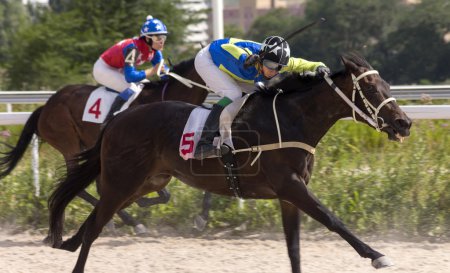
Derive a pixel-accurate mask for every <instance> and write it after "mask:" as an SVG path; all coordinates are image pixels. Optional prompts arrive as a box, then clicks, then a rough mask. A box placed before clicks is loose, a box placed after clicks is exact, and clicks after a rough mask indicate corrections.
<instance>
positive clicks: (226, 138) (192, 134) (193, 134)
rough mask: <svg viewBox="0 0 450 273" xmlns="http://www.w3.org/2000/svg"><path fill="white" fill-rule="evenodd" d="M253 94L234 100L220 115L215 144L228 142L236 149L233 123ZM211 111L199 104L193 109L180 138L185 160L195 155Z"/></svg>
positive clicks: (181, 154)
mask: <svg viewBox="0 0 450 273" xmlns="http://www.w3.org/2000/svg"><path fill="white" fill-rule="evenodd" d="M250 95H251V94H247V95H245V96H244V97H242V98H239V99H237V100H235V101H233V102H232V103H231V104H230V105H228V106H227V107H225V109H223V111H222V113H221V115H220V126H219V128H220V137H216V138H215V139H214V143H213V144H214V145H215V146H217V147H218V146H219V145H222V144H226V145H228V146H230V147H231V149H233V150H234V146H233V140H232V132H231V125H232V123H233V120H234V118H235V117H236V116H237V114H238V113H239V110H240V109H241V108H242V106H244V104H245V102H246V101H247V99H248V98H249V96H250ZM210 112H211V111H210V110H208V109H205V108H203V107H201V106H198V107H196V108H194V110H192V112H191V114H190V115H189V118H188V120H187V122H186V125H185V126H184V130H183V135H182V136H181V140H180V148H179V151H180V156H181V157H182V158H183V159H184V160H188V159H191V158H193V157H194V152H195V149H196V148H197V143H198V142H199V140H200V138H201V136H202V131H203V127H204V126H205V122H206V119H207V118H208V115H209V113H210Z"/></svg>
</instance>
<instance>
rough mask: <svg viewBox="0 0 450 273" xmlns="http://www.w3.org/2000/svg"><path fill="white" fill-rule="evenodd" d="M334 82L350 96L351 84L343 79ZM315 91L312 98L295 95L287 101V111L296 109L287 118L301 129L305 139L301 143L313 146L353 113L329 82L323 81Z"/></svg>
mask: <svg viewBox="0 0 450 273" xmlns="http://www.w3.org/2000/svg"><path fill="white" fill-rule="evenodd" d="M333 81H334V83H335V84H336V85H337V86H338V87H339V88H340V89H341V90H342V91H343V92H344V93H345V94H346V95H347V96H349V94H348V93H349V88H350V87H349V86H350V84H351V83H349V82H348V81H347V80H346V79H345V78H343V77H339V78H336V79H333ZM315 89H316V90H315V91H312V92H311V95H310V96H303V97H302V96H295V94H293V95H294V96H293V97H294V98H293V99H292V100H287V101H286V103H287V104H288V105H286V107H287V109H296V110H294V111H289V112H290V113H289V114H288V115H287V117H286V118H289V119H292V120H294V123H295V126H296V128H300V130H301V131H302V136H301V137H302V138H304V139H303V140H299V141H306V142H307V143H308V144H310V145H312V146H316V145H317V144H318V143H319V141H320V139H322V137H323V136H324V135H325V134H326V133H327V132H328V130H329V129H330V128H331V127H332V126H333V125H334V124H335V123H336V121H338V120H339V119H341V118H343V117H346V116H348V115H349V114H350V113H351V112H350V108H349V107H348V106H347V104H345V103H344V101H343V100H342V98H341V97H339V95H338V94H337V93H336V91H334V90H333V89H332V88H331V87H330V85H329V84H328V83H327V82H325V81H323V82H322V83H321V84H319V85H318V86H317V87H316V88H315ZM350 89H351V88H350ZM350 91H351V90H350ZM281 107H282V106H281ZM281 107H280V109H281Z"/></svg>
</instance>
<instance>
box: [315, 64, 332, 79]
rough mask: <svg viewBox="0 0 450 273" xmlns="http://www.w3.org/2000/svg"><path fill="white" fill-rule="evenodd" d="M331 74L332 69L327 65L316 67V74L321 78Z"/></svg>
mask: <svg viewBox="0 0 450 273" xmlns="http://www.w3.org/2000/svg"><path fill="white" fill-rule="evenodd" d="M330 74H331V71H330V69H329V68H328V67H326V66H323V65H321V66H318V67H317V68H316V75H317V76H319V77H321V78H325V76H329V75H330Z"/></svg>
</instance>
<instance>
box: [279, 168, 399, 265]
mask: <svg viewBox="0 0 450 273" xmlns="http://www.w3.org/2000/svg"><path fill="white" fill-rule="evenodd" d="M283 185H289V186H286V187H283V188H282V189H281V190H280V192H279V193H278V196H279V197H280V199H283V200H286V201H288V202H291V203H292V204H294V205H295V206H296V207H298V208H299V209H301V210H302V211H304V212H305V213H306V214H308V215H309V216H311V217H312V218H313V219H315V220H316V221H318V222H320V223H322V224H323V225H324V226H326V227H327V228H328V229H329V230H330V231H333V232H336V233H337V234H339V235H340V236H341V237H342V238H344V239H345V240H346V241H347V242H348V243H349V244H350V245H351V246H352V247H353V248H354V249H355V250H356V252H358V254H359V255H360V256H361V257H364V258H370V259H371V260H372V265H373V266H374V267H375V268H382V267H387V266H390V265H392V262H391V261H389V259H388V258H387V257H385V256H384V255H383V254H381V253H379V252H377V251H375V250H373V249H372V248H371V247H369V246H368V245H367V244H365V243H364V242H362V241H361V240H359V239H358V238H357V237H356V236H355V235H353V234H352V233H351V232H350V231H349V230H348V229H347V228H346V227H345V225H344V224H343V223H342V221H341V220H339V219H338V218H337V217H336V216H335V215H334V214H333V213H332V212H331V211H329V210H328V209H327V208H326V207H325V206H324V205H323V204H322V203H321V202H320V201H319V200H318V199H317V198H316V197H315V196H314V195H313V193H312V192H310V191H309V190H308V188H307V187H306V183H305V181H304V180H302V179H301V178H297V177H295V179H294V178H290V179H289V181H286V183H283Z"/></svg>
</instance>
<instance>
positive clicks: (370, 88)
mask: <svg viewBox="0 0 450 273" xmlns="http://www.w3.org/2000/svg"><path fill="white" fill-rule="evenodd" d="M366 91H367V92H369V93H374V92H376V91H377V89H376V88H375V86H373V85H370V84H369V85H367V87H366Z"/></svg>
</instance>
